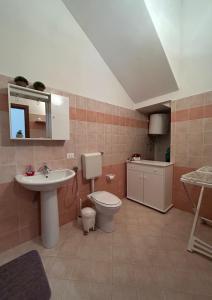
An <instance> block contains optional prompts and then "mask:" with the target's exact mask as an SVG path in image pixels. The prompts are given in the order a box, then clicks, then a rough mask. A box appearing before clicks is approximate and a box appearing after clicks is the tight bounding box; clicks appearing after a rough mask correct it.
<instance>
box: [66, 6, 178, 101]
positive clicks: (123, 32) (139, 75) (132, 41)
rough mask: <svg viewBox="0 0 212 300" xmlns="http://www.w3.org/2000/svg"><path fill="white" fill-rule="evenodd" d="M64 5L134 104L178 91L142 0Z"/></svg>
mask: <svg viewBox="0 0 212 300" xmlns="http://www.w3.org/2000/svg"><path fill="white" fill-rule="evenodd" d="M63 2H64V4H65V5H66V7H67V8H68V9H69V11H70V13H71V14H72V15H73V17H74V18H75V19H76V21H77V22H78V24H79V25H80V26H81V28H82V29H83V30H84V32H85V33H86V34H87V36H88V37H89V39H90V40H91V42H92V43H93V45H94V46H95V47H96V49H97V50H98V52H99V53H100V55H101V56H102V58H103V59H104V61H105V62H106V63H107V65H108V66H109V67H110V69H111V70H112V72H113V73H114V74H115V76H116V77H117V79H118V80H119V81H120V83H121V84H122V86H123V87H124V89H125V90H126V92H127V93H128V95H129V96H130V97H131V99H132V100H133V101H134V102H135V103H138V102H141V101H144V100H147V99H149V98H153V97H157V96H161V95H164V94H167V93H170V92H173V91H176V90H177V89H178V87H177V83H176V80H175V78H174V76H173V73H172V70H171V68H170V65H169V63H168V60H167V57H166V54H165V52H164V50H163V47H162V45H161V42H160V40H159V38H158V35H157V33H156V30H155V28H154V25H153V23H152V20H151V18H150V15H149V13H148V11H147V8H146V6H145V3H144V1H143V0H133V1H132V0H63ZM94 68H95V66H94Z"/></svg>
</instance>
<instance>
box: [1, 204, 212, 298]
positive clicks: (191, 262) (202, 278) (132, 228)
mask: <svg viewBox="0 0 212 300" xmlns="http://www.w3.org/2000/svg"><path fill="white" fill-rule="evenodd" d="M192 221H193V216H192V215H191V214H188V213H185V212H182V211H179V210H177V209H172V210H171V211H170V212H168V213H167V214H165V215H163V214H160V213H158V212H156V211H154V210H152V209H150V208H147V207H144V206H141V205H139V204H136V203H134V202H132V201H129V200H123V207H122V208H121V210H120V212H119V213H118V214H117V217H116V231H115V232H114V233H112V234H106V233H103V232H100V231H98V230H97V231H96V232H91V233H90V234H89V235H88V236H83V234H82V231H81V230H80V229H79V227H78V226H77V225H76V224H67V225H65V226H63V227H62V228H61V232H60V242H59V244H58V246H57V247H55V248H54V249H51V250H47V249H44V248H43V247H42V246H41V244H40V242H39V240H35V241H29V242H27V243H24V244H22V245H20V246H18V247H16V248H13V249H11V250H8V251H6V252H5V253H2V254H1V255H0V263H1V264H2V263H4V262H6V261H8V260H11V259H12V258H14V257H16V256H19V255H21V254H22V253H25V252H26V251H28V250H31V249H37V250H38V251H39V253H40V255H41V256H42V260H43V263H44V266H45V269H46V272H47V275H48V278H49V281H50V284H51V287H52V299H59V300H60V299H61V300H66V299H71V300H79V299H80V300H87V299H89V300H109V299H110V300H111V299H112V300H125V299H126V300H134V299H136V300H143V299H145V300H150V299H157V300H160V299H168V300H175V299H177V300H185V299H188V300H191V299H192V300H197V299H201V300H206V299H212V261H210V260H208V259H206V258H205V257H202V256H200V255H198V254H194V253H189V252H187V251H186V245H187V240H188V235H189V231H190V228H191V224H192ZM200 230H201V236H203V235H204V237H205V239H210V240H211V242H212V228H209V227H208V226H203V225H201V227H200Z"/></svg>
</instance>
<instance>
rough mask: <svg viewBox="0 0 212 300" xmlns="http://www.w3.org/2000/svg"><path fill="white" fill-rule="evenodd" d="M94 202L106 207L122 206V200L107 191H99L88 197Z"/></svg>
mask: <svg viewBox="0 0 212 300" xmlns="http://www.w3.org/2000/svg"><path fill="white" fill-rule="evenodd" d="M88 197H89V198H92V200H93V201H95V202H96V203H98V204H99V205H102V206H106V207H117V206H120V205H121V200H120V199H119V198H118V197H117V196H115V195H114V194H112V193H109V192H106V191H98V192H94V193H91V194H90V195H88Z"/></svg>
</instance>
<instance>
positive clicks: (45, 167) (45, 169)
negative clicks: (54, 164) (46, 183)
mask: <svg viewBox="0 0 212 300" xmlns="http://www.w3.org/2000/svg"><path fill="white" fill-rule="evenodd" d="M38 171H39V172H41V173H43V175H44V176H46V177H47V176H48V174H49V172H50V171H51V169H50V168H49V167H48V166H47V163H45V162H44V163H43V166H42V167H40V168H39V169H38Z"/></svg>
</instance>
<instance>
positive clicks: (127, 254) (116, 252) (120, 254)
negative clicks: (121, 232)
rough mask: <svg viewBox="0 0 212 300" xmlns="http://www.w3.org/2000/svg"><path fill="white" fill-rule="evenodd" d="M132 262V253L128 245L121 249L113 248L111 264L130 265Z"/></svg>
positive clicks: (118, 247)
mask: <svg viewBox="0 0 212 300" xmlns="http://www.w3.org/2000/svg"><path fill="white" fill-rule="evenodd" d="M133 261H134V252H133V249H132V247H130V245H129V244H125V245H123V246H122V247H120V246H116V245H114V246H113V262H114V263H117V262H120V263H121V262H122V263H132V262H133Z"/></svg>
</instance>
